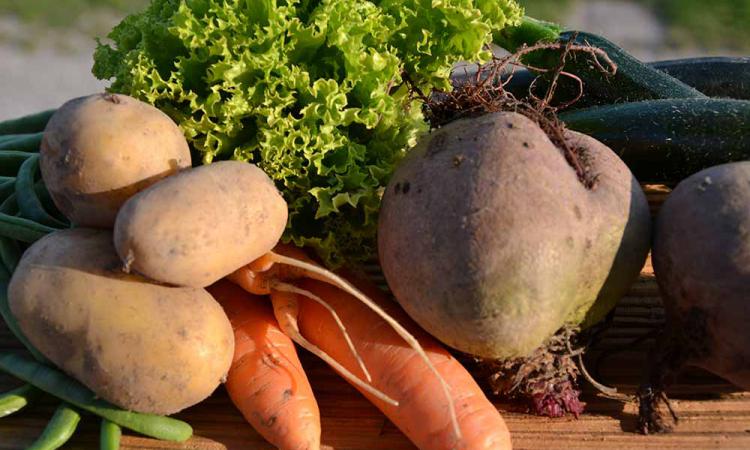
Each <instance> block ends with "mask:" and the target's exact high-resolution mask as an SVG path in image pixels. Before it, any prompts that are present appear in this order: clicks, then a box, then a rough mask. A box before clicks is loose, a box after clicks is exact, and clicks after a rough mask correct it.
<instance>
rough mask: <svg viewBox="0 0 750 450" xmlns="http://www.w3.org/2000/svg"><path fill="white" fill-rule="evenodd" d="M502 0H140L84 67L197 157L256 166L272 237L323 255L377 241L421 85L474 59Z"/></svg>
mask: <svg viewBox="0 0 750 450" xmlns="http://www.w3.org/2000/svg"><path fill="white" fill-rule="evenodd" d="M521 16H522V10H521V8H520V7H519V6H518V5H517V4H516V2H515V1H514V0H495V1H488V0H432V1H424V0H386V1H375V2H370V1H362V0H322V1H321V0H318V1H315V0H288V1H283V0H182V1H178V0H153V2H152V3H151V4H150V6H149V7H148V8H147V9H146V10H145V11H143V12H141V13H138V14H135V15H132V16H129V17H127V18H126V19H125V20H123V21H122V22H121V23H120V24H119V25H117V26H116V27H115V28H114V29H113V30H112V32H111V33H110V34H109V38H110V39H111V41H112V43H111V44H104V43H101V42H100V43H99V45H98V47H97V49H96V53H95V55H94V60H95V64H94V68H93V73H94V74H95V75H96V76H97V77H98V78H100V79H112V80H113V82H112V85H111V87H110V90H111V91H114V92H119V93H124V94H128V95H131V96H134V97H136V98H139V99H142V100H144V101H147V102H149V103H151V104H153V105H155V106H156V107H158V108H160V109H161V110H163V111H164V112H166V113H167V114H169V115H170V117H172V118H173V119H174V120H175V121H176V122H177V123H178V124H179V125H180V127H181V128H182V130H183V132H184V133H185V136H186V137H187V139H188V141H189V142H190V144H191V148H192V149H193V151H194V152H195V154H194V157H195V161H199V162H200V163H203V164H208V163H211V162H212V161H215V160H220V159H237V160H242V161H248V162H252V163H254V164H257V165H258V166H259V167H261V168H262V169H263V170H265V171H266V173H268V175H269V176H270V177H271V178H272V179H273V180H274V181H275V182H276V183H277V186H278V187H279V189H280V190H281V192H282V193H283V195H284V197H285V198H286V200H287V203H288V205H289V222H288V226H287V230H286V233H285V236H284V239H285V241H287V242H289V241H291V242H294V243H295V244H297V245H307V246H311V247H314V248H315V249H317V250H318V252H319V254H320V255H321V257H322V258H323V259H324V260H325V262H326V263H327V264H328V265H330V266H334V267H335V266H338V265H341V264H343V263H346V262H349V263H356V262H359V261H364V260H367V259H369V258H372V257H373V256H374V255H375V253H376V245H375V233H376V229H377V214H378V209H379V205H380V197H381V195H382V191H383V188H384V186H385V185H386V183H387V182H388V178H389V176H390V174H391V173H392V171H393V168H394V166H395V164H396V163H397V162H398V160H399V159H400V158H401V157H402V156H403V155H404V154H405V152H406V151H407V150H408V149H409V148H410V147H412V146H414V145H415V143H416V140H417V138H418V137H419V135H420V134H422V133H423V132H425V131H426V129H427V126H426V124H425V122H424V120H423V117H422V110H421V109H422V106H423V104H422V102H421V101H420V100H419V99H418V98H415V96H413V95H411V94H410V92H411V91H410V87H409V86H408V85H407V83H406V82H405V81H406V80H408V81H409V82H411V83H412V84H413V86H414V87H416V88H418V89H419V90H421V91H422V92H426V93H429V92H430V91H431V90H432V89H434V88H442V89H447V88H449V77H450V70H451V67H452V66H453V64H454V63H456V62H458V61H460V60H468V61H483V60H486V59H487V58H488V57H489V53H488V51H487V44H488V43H489V42H490V41H491V34H492V32H493V31H496V30H498V29H502V28H503V27H505V26H509V25H515V24H518V23H519V22H520V18H521Z"/></svg>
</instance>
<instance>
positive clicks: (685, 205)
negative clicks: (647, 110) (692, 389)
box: [640, 162, 750, 433]
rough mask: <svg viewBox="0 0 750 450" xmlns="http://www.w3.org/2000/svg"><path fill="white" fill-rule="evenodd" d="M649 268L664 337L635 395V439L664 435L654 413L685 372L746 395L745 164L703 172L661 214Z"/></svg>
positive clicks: (749, 217) (748, 167)
mask: <svg viewBox="0 0 750 450" xmlns="http://www.w3.org/2000/svg"><path fill="white" fill-rule="evenodd" d="M653 262H654V271H655V273H656V279H657V281H658V283H659V287H660V289H661V291H662V297H663V299H664V306H665V309H666V312H667V318H668V322H667V327H666V332H665V333H664V336H663V338H662V340H661V343H660V345H659V348H658V350H657V351H656V352H655V353H654V355H653V358H652V359H653V361H652V362H653V367H652V371H651V374H650V375H649V377H648V381H647V383H646V384H644V386H642V388H641V392H640V399H641V417H640V431H642V432H644V433H649V432H662V431H668V430H669V429H670V428H671V424H670V423H669V421H668V420H666V418H665V417H663V416H662V415H661V414H660V413H659V412H658V411H659V409H660V403H662V402H663V401H665V400H666V396H665V395H664V394H663V392H664V389H665V388H666V387H667V386H668V384H669V383H670V382H671V381H672V379H673V377H674V376H675V375H676V374H677V373H678V372H679V370H680V369H681V368H682V367H684V366H695V367H700V368H703V369H705V370H708V371H710V372H712V373H714V374H716V375H719V376H721V377H722V378H724V379H726V380H727V381H730V382H731V383H733V384H735V385H737V386H738V387H740V388H743V389H750V328H749V327H748V324H750V162H739V163H733V164H725V165H721V166H716V167H712V168H709V169H706V170H703V171H701V172H699V173H696V174H694V175H693V176H691V177H689V178H687V179H686V180H684V181H683V182H681V183H680V184H679V185H678V186H677V188H676V189H675V190H674V191H673V192H672V194H671V195H670V196H669V198H668V199H667V201H666V202H665V203H664V206H663V207H662V209H661V211H660V213H659V217H658V219H657V225H656V230H655V235H654V248H653Z"/></svg>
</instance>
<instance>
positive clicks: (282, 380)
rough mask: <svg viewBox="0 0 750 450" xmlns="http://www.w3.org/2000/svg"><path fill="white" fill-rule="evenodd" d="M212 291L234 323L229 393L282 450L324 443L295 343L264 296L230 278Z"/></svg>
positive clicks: (314, 449)
mask: <svg viewBox="0 0 750 450" xmlns="http://www.w3.org/2000/svg"><path fill="white" fill-rule="evenodd" d="M208 291H209V292H210V293H211V295H213V297H214V298H215V299H216V300H217V301H218V302H219V303H220V304H221V306H222V307H223V308H224V311H225V312H226V314H227V316H228V317H229V320H230V321H231V323H232V328H233V329H234V340H235V349H234V358H233V360H232V366H231V367H230V369H229V374H228V376H227V381H226V385H225V386H226V389H227V392H228V393H229V397H230V398H231V399H232V402H233V403H234V404H235V406H236V407H237V409H239V410H240V412H241V413H242V415H243V416H244V417H245V419H246V420H247V421H248V422H249V423H250V424H251V425H252V426H253V428H255V430H256V431H258V433H260V434H261V435H262V436H263V437H264V438H265V439H266V440H268V441H269V442H270V443H271V444H273V445H274V446H276V447H278V448H280V449H282V450H286V449H289V450H317V449H319V448H320V432H321V429H320V413H319V410H318V404H317V402H316V401H315V397H314V396H313V392H312V388H311V387H310V383H309V381H308V380H307V376H306V375H305V372H304V371H303V369H302V365H301V364H300V361H299V358H298V357H297V352H296V350H295V347H294V343H293V342H292V341H291V339H289V337H287V336H286V335H285V334H284V333H283V332H282V331H281V330H280V329H279V325H278V323H277V322H276V319H275V318H274V315H273V311H272V309H271V306H270V305H269V303H268V300H267V299H266V298H262V297H258V296H255V295H252V294H249V293H247V292H245V291H244V290H243V289H242V288H240V287H238V286H236V285H235V284H233V283H230V282H229V281H224V280H222V281H219V282H218V283H216V284H214V285H212V286H210V287H208Z"/></svg>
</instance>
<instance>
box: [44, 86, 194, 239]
mask: <svg viewBox="0 0 750 450" xmlns="http://www.w3.org/2000/svg"><path fill="white" fill-rule="evenodd" d="M190 166H191V159H190V149H189V147H188V144H187V141H186V140H185V137H184V136H183V134H182V132H181V131H180V129H179V127H177V125H175V123H174V122H173V121H172V119H170V118H169V117H168V116H167V115H166V114H164V113H163V112H161V111H159V110H158V109H157V108H155V107H153V106H151V105H149V104H146V103H143V102H141V101H138V100H136V99H134V98H132V97H128V96H126V95H120V94H95V95H91V96H88V97H80V98H76V99H73V100H71V101H69V102H67V103H65V104H64V105H63V106H62V107H60V109H59V110H57V112H55V114H54V115H53V116H52V118H51V119H50V121H49V123H48V124H47V127H46V128H45V130H44V137H43V139H42V145H41V149H40V167H41V171H42V178H43V179H44V182H45V184H46V186H47V189H48V190H49V192H50V195H51V196H52V200H53V201H54V202H55V205H57V207H58V208H59V209H60V211H61V212H62V213H63V214H65V216H66V217H67V218H68V219H70V220H71V222H73V223H74V224H76V225H78V226H86V227H100V228H111V227H112V226H113V225H114V222H115V216H116V215H117V211H118V210H119V209H120V206H121V205H122V204H123V203H124V202H125V201H126V200H127V199H128V198H130V197H131V196H132V195H133V194H135V193H136V192H138V191H140V190H142V189H144V188H146V187H148V186H150V185H151V184H153V183H155V182H156V181H158V180H160V179H162V178H164V177H166V176H168V175H172V174H174V173H176V172H177V171H179V170H181V169H185V168H187V167H190Z"/></svg>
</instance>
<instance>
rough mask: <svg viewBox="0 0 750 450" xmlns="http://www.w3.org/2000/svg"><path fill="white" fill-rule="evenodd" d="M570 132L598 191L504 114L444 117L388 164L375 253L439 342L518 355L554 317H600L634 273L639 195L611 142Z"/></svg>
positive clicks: (640, 247)
mask: <svg viewBox="0 0 750 450" xmlns="http://www.w3.org/2000/svg"><path fill="white" fill-rule="evenodd" d="M568 137H569V140H570V142H571V144H572V145H573V146H574V147H583V148H585V149H586V150H587V151H586V158H585V161H584V164H588V165H590V166H591V168H592V171H593V173H594V174H596V175H597V177H598V183H597V184H596V187H595V188H594V189H587V188H586V187H585V186H584V184H583V183H581V182H580V181H579V179H578V177H577V175H576V172H575V171H574V170H573V169H572V167H571V166H570V164H569V163H568V162H567V161H566V159H565V157H564V156H563V153H562V151H561V150H560V149H559V148H557V147H556V146H555V145H554V144H553V143H552V141H550V139H549V138H548V137H547V135H546V134H545V133H544V132H543V131H542V130H541V129H540V128H539V126H537V125H536V124H535V123H534V122H532V121H531V120H529V119H527V118H526V117H524V116H522V115H520V114H514V113H495V114H488V115H485V116H482V117H479V118H476V119H464V120H458V121H456V122H453V123H451V124H449V125H447V126H444V127H442V128H441V129H439V130H437V131H434V132H433V133H431V135H430V136H428V137H426V138H425V139H424V140H423V141H422V142H421V144H420V145H418V146H417V147H416V148H415V149H414V150H412V151H411V152H409V155H408V156H407V157H406V159H405V160H404V161H403V162H402V164H401V165H400V166H399V167H398V168H397V170H396V172H395V174H394V175H393V178H392V180H391V181H390V183H389V184H388V187H387V191H386V193H385V195H384V198H383V205H382V209H381V214H380V223H379V228H378V248H379V255H380V262H381V265H382V267H383V272H384V274H385V276H386V279H387V281H388V285H389V286H390V288H391V290H392V291H393V293H394V295H395V296H396V299H397V300H398V301H399V303H400V304H401V305H402V306H403V307H404V309H405V310H406V311H407V312H408V313H409V314H410V315H411V316H412V318H414V319H415V320H416V321H417V322H418V323H419V324H420V325H421V326H422V327H423V328H425V329H426V330H427V331H428V332H430V333H431V334H433V335H434V336H436V337H437V338H439V339H440V340H442V341H443V342H444V343H446V344H448V345H450V346H452V347H454V348H456V349H459V350H461V351H464V352H466V353H471V354H474V355H478V356H482V357H486V358H510V357H522V356H528V355H529V354H530V353H531V352H532V351H533V350H534V349H536V348H537V347H539V346H541V345H542V344H543V343H544V342H545V341H546V340H547V338H549V337H550V336H551V335H553V334H554V333H555V332H556V331H557V330H558V329H559V328H561V327H562V326H563V325H565V324H568V325H572V326H584V327H585V326H588V325H591V324H592V323H594V322H595V321H597V320H599V319H601V318H602V317H603V316H604V315H605V314H606V313H607V312H608V311H609V310H610V309H611V308H612V307H613V306H614V304H615V302H616V301H617V300H618V299H619V297H620V296H621V295H623V294H624V292H625V291H626V290H627V288H628V287H629V285H630V284H631V283H632V282H633V281H634V279H635V278H636V277H637V275H638V273H639V271H640V269H641V267H642V265H643V262H644V260H645V258H646V254H647V252H648V248H649V241H650V215H649V210H648V204H647V202H646V198H645V195H644V194H643V191H642V190H641V188H640V186H639V184H638V183H637V181H636V180H635V179H634V178H633V176H632V174H631V173H630V171H629V170H628V168H627V167H626V166H625V164H623V162H622V161H621V160H620V159H619V158H618V157H617V156H616V155H615V154H614V153H613V152H612V151H611V150H610V149H608V148H607V147H605V146H604V145H603V144H601V143H599V142H597V141H595V140H594V139H591V138H589V137H586V136H583V135H580V134H577V133H570V134H569V136H568Z"/></svg>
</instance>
